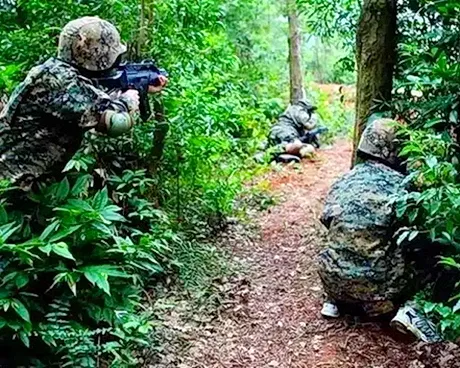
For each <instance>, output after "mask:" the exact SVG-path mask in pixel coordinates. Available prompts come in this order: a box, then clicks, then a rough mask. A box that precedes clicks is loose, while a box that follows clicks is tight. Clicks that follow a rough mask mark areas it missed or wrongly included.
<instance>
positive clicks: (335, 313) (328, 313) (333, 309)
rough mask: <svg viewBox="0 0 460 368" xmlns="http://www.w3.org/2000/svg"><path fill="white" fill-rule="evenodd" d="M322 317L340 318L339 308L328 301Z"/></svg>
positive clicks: (322, 311)
mask: <svg viewBox="0 0 460 368" xmlns="http://www.w3.org/2000/svg"><path fill="white" fill-rule="evenodd" d="M321 315H322V316H323V317H326V318H339V317H340V312H339V308H338V307H337V306H336V305H335V304H334V303H333V302H331V301H327V302H325V303H324V304H323V309H321Z"/></svg>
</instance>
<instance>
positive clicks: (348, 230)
mask: <svg viewBox="0 0 460 368" xmlns="http://www.w3.org/2000/svg"><path fill="white" fill-rule="evenodd" d="M403 180H404V176H403V175H402V174H400V173H398V172H397V171H395V170H392V169H391V168H389V167H387V166H385V165H383V164H380V163H377V162H375V161H368V162H365V163H363V164H359V165H357V166H356V167H355V168H354V169H353V170H352V171H351V172H350V173H348V174H346V175H345V176H344V177H343V178H341V179H340V180H338V181H337V182H336V183H335V184H334V185H333V187H332V189H331V191H330V193H329V195H328V197H327V200H326V204H325V208H324V212H323V215H322V218H321V221H322V222H323V224H324V225H325V226H326V227H327V228H328V229H329V231H328V235H327V241H326V246H325V249H324V250H323V251H322V252H321V253H320V256H319V274H320V277H321V279H322V281H323V284H324V287H325V291H326V293H327V294H328V295H329V297H330V298H332V299H334V300H335V301H341V302H345V303H350V304H354V303H355V304H356V303H364V304H367V305H372V303H377V304H378V303H380V304H381V302H385V301H396V300H398V299H399V298H400V297H401V294H402V293H403V290H404V288H405V286H406V281H405V277H406V276H407V275H406V266H405V262H404V258H403V252H402V249H401V247H399V246H397V245H396V243H395V241H394V239H393V235H394V228H393V225H394V211H393V208H392V206H391V205H390V201H391V198H392V196H393V195H394V194H396V193H398V192H399V191H401V190H404V188H403ZM381 305H383V304H381ZM390 309H391V307H390ZM389 311H390V310H383V311H382V314H383V313H386V312H389ZM373 314H374V315H376V314H379V312H378V311H377V312H376V311H374V312H373Z"/></svg>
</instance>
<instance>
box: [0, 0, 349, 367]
mask: <svg viewBox="0 0 460 368" xmlns="http://www.w3.org/2000/svg"><path fill="white" fill-rule="evenodd" d="M0 5H1V9H0V24H1V25H0V39H1V40H2V41H1V42H0V54H1V55H2V56H1V60H0V90H1V91H2V92H4V93H7V94H8V93H10V92H11V90H12V89H13V88H14V87H15V85H16V84H17V83H18V82H20V81H21V80H22V78H23V77H24V76H25V74H26V73H27V71H28V69H29V68H30V67H31V66H33V65H35V64H37V63H39V62H43V61H44V60H46V59H47V58H48V57H50V56H53V55H54V54H55V50H56V45H57V36H58V35H59V32H60V29H61V27H62V26H63V25H64V24H65V23H67V22H68V21H70V20H72V19H74V18H76V17H79V16H83V15H99V16H100V17H102V18H105V19H107V20H110V21H112V22H113V23H115V24H116V25H117V26H118V27H119V28H120V30H121V31H122V34H123V38H124V40H125V41H126V42H127V43H128V45H129V57H130V58H132V59H137V60H139V59H146V58H148V59H154V60H156V61H157V62H158V64H160V65H161V66H162V67H164V68H165V69H167V70H168V71H169V73H170V76H171V83H170V85H169V87H168V89H167V91H166V92H165V93H164V94H163V96H162V97H157V99H156V100H155V101H154V103H155V105H156V110H157V121H151V122H148V123H144V124H139V125H138V126H136V127H135V129H134V131H133V132H132V134H129V135H127V136H125V137H123V138H121V139H118V140H112V139H109V138H107V137H100V136H94V135H89V136H88V137H87V140H86V143H85V146H84V147H83V148H82V150H81V151H80V152H79V153H78V154H77V155H76V156H75V157H74V159H73V160H72V161H70V162H69V164H68V165H67V167H66V177H65V178H64V179H63V180H62V181H61V182H59V183H56V184H53V185H48V186H43V187H42V188H41V190H40V192H39V193H35V194H34V195H32V196H30V197H29V198H21V196H20V195H19V194H17V193H16V192H15V191H14V190H9V189H6V188H5V190H3V191H2V194H1V198H2V202H1V207H0V254H1V257H2V259H3V260H4V262H3V264H2V283H1V285H0V306H1V307H2V309H3V312H2V314H1V316H0V331H1V336H2V340H1V341H0V345H1V344H3V345H2V346H7V345H9V344H10V342H12V346H13V347H14V348H15V349H23V350H24V352H23V353H18V352H16V355H18V356H23V357H24V358H25V359H28V357H30V356H33V357H34V358H36V361H35V364H36V365H37V366H40V364H41V365H43V366H46V367H50V366H53V365H60V366H68V367H100V366H112V367H127V366H138V362H137V359H136V353H137V352H140V351H142V350H144V349H145V348H146V349H147V350H154V349H155V341H154V340H153V339H152V336H153V330H154V327H155V326H154V324H153V322H152V321H154V320H155V318H154V316H152V312H151V308H150V307H151V304H149V300H151V296H150V294H151V293H150V290H151V289H152V288H154V287H155V286H156V285H158V284H160V283H162V282H163V281H164V280H165V279H166V277H168V278H171V277H172V278H177V279H178V283H179V284H182V285H184V286H185V287H187V288H189V289H191V290H195V289H200V290H203V289H206V288H207V287H210V285H211V282H212V280H213V279H215V278H217V277H221V276H222V275H223V274H225V272H227V265H226V264H225V261H224V259H223V256H222V255H221V254H220V251H218V250H216V249H214V248H212V247H210V246H209V245H205V243H204V242H203V241H202V239H204V238H206V237H208V236H209V235H210V234H212V233H213V232H214V231H216V230H218V229H219V228H221V227H222V226H223V225H225V219H226V217H227V216H228V215H231V214H234V213H235V211H236V209H235V206H234V203H235V198H236V197H237V196H239V195H240V194H241V193H242V192H243V191H244V186H243V184H244V182H245V180H247V179H249V178H250V177H251V176H252V175H254V173H255V172H257V171H258V170H260V169H261V167H260V166H257V165H256V164H255V162H254V160H252V156H253V155H254V154H255V153H256V152H257V151H258V150H259V146H260V143H261V142H262V141H263V140H264V139H265V136H266V132H267V128H268V126H269V124H270V123H271V122H272V121H273V119H274V118H276V117H277V116H278V114H279V113H280V112H281V111H282V109H283V108H284V103H285V101H287V92H288V91H289V86H288V85H287V84H286V81H287V75H288V70H287V63H286V55H287V41H286V39H285V30H286V28H287V27H286V21H285V19H283V18H280V14H282V11H281V9H280V8H278V6H274V5H271V4H270V2H269V1H256V0H233V1H222V0H204V1H203V0H186V1H183V0H141V1H138V0H125V1H113V0H102V1H101V0H97V1H96V0H74V1H69V0H52V1H51V0H50V1H43V0H27V1H23V0H17V1H10V0H0ZM280 40H284V42H280ZM339 75H340V73H339ZM318 101H319V103H320V108H321V112H322V113H323V115H324V118H325V119H327V121H330V122H331V128H332V131H333V132H337V131H343V130H345V131H346V130H347V129H343V125H344V122H346V121H347V116H346V114H345V112H344V109H343V104H342V103H341V102H340V101H338V100H337V101H334V102H333V104H332V109H329V108H328V107H329V105H330V102H329V101H328V100H327V96H324V95H323V94H321V93H320V92H318ZM163 110H164V111H163ZM163 112H164V113H163ZM165 124H167V125H169V133H168V137H167V139H166V140H164V135H165V134H164V133H165V131H166V130H165V129H164V127H165V126H166V125H165ZM160 156H163V158H162V160H161V163H160ZM260 197H261V198H263V195H262V196H260ZM242 203H244V202H242ZM204 294H205V293H204ZM26 347H28V348H26ZM2 351H4V349H3V348H2ZM7 351H12V350H11V349H8V350H7Z"/></svg>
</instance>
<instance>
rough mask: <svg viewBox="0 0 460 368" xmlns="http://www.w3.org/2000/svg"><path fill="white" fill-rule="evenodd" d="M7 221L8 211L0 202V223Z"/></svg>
mask: <svg viewBox="0 0 460 368" xmlns="http://www.w3.org/2000/svg"><path fill="white" fill-rule="evenodd" d="M7 222H8V213H7V212H6V210H5V206H3V204H0V224H1V225H4V224H6V223H7Z"/></svg>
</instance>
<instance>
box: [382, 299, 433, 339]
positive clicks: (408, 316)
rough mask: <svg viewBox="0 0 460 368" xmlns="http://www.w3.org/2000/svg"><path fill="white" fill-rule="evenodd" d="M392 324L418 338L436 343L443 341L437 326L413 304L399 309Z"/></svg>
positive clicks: (404, 332)
mask: <svg viewBox="0 0 460 368" xmlns="http://www.w3.org/2000/svg"><path fill="white" fill-rule="evenodd" d="M390 326H391V327H392V328H394V329H396V330H397V331H399V332H401V333H403V334H404V335H412V336H413V337H414V338H416V339H417V340H420V341H423V342H427V343H434V342H441V341H442V337H441V336H440V335H439V334H438V332H437V331H436V326H435V325H434V324H433V323H432V322H431V321H430V320H428V319H427V318H425V317H424V316H422V315H420V313H419V312H417V310H416V309H414V308H413V307H411V306H408V305H406V306H404V307H401V308H400V309H399V310H398V313H397V314H396V317H395V318H393V320H392V321H391V322H390Z"/></svg>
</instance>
